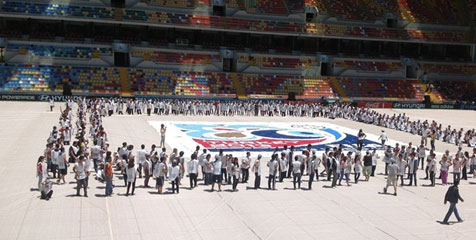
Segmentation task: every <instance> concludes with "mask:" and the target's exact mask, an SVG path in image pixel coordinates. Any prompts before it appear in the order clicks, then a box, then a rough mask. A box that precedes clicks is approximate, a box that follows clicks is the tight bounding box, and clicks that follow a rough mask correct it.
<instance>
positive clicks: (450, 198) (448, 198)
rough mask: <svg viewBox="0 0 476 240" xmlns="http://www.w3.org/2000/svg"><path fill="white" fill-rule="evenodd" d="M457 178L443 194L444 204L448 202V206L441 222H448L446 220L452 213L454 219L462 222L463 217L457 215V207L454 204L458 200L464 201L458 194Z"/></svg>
mask: <svg viewBox="0 0 476 240" xmlns="http://www.w3.org/2000/svg"><path fill="white" fill-rule="evenodd" d="M458 185H459V179H457V180H456V181H455V182H454V183H453V186H451V187H449V188H448V191H447V192H446V194H445V202H444V203H445V205H446V203H447V202H450V208H449V209H448V212H447V213H446V216H445V219H443V222H441V223H442V224H447V225H448V224H449V223H448V220H449V219H450V217H451V215H452V214H453V213H454V214H455V217H456V219H457V220H458V222H463V219H461V217H460V216H459V212H458V208H457V207H456V204H457V203H458V200H459V201H461V202H464V200H463V198H462V197H461V196H460V195H459V188H458Z"/></svg>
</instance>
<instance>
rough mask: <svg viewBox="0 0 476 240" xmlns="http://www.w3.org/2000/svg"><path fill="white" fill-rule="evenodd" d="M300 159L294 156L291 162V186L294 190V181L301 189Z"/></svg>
mask: <svg viewBox="0 0 476 240" xmlns="http://www.w3.org/2000/svg"><path fill="white" fill-rule="evenodd" d="M301 164H302V163H301V161H299V157H298V156H295V157H294V162H293V186H294V190H296V183H297V185H298V188H299V189H301Z"/></svg>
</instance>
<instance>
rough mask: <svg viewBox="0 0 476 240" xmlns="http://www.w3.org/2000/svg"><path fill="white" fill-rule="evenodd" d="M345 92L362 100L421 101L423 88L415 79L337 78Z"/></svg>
mask: <svg viewBox="0 0 476 240" xmlns="http://www.w3.org/2000/svg"><path fill="white" fill-rule="evenodd" d="M337 80H338V81H339V83H340V84H341V86H342V88H343V89H344V91H345V94H346V95H347V96H348V97H350V98H351V99H353V100H364V101H372V100H377V101H382V100H384V101H422V100H423V96H424V90H425V89H421V88H420V85H419V84H418V81H416V80H400V79H370V78H338V79H337Z"/></svg>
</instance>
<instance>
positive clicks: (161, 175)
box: [154, 157, 167, 194]
mask: <svg viewBox="0 0 476 240" xmlns="http://www.w3.org/2000/svg"><path fill="white" fill-rule="evenodd" d="M166 159H167V158H166V157H161V158H160V160H159V163H158V164H157V166H156V167H155V169H154V172H155V176H156V185H157V192H158V193H159V194H162V188H163V187H164V182H165V175H166V173H167V165H166V164H165V160H166Z"/></svg>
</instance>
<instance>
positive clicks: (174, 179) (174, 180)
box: [170, 160, 180, 194]
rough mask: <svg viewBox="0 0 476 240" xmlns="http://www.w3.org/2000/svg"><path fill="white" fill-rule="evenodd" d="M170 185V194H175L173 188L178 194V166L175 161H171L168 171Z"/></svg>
mask: <svg viewBox="0 0 476 240" xmlns="http://www.w3.org/2000/svg"><path fill="white" fill-rule="evenodd" d="M170 183H171V184H172V193H175V188H177V194H178V193H179V184H180V166H179V163H178V161H177V160H174V161H172V168H171V170H170Z"/></svg>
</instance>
